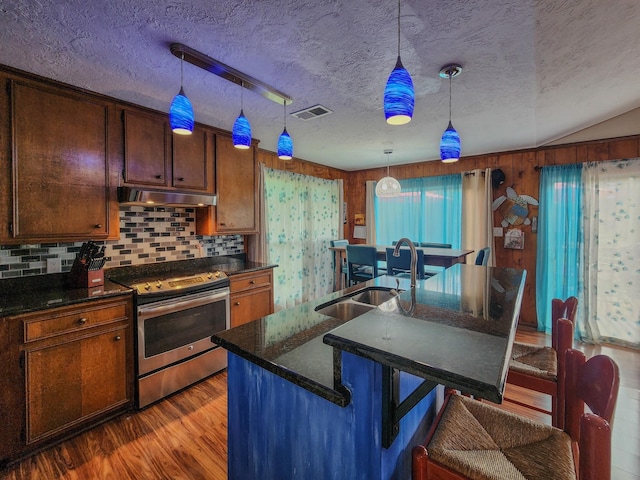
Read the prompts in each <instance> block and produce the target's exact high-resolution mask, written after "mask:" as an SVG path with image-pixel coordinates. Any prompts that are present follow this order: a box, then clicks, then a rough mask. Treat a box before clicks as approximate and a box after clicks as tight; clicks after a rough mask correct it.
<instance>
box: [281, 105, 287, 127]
mask: <svg viewBox="0 0 640 480" xmlns="http://www.w3.org/2000/svg"><path fill="white" fill-rule="evenodd" d="M282 106H283V107H284V129H285V130H286V129H287V102H285V101H283V102H282Z"/></svg>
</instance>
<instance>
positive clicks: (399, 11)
mask: <svg viewBox="0 0 640 480" xmlns="http://www.w3.org/2000/svg"><path fill="white" fill-rule="evenodd" d="M398 58H400V0H398Z"/></svg>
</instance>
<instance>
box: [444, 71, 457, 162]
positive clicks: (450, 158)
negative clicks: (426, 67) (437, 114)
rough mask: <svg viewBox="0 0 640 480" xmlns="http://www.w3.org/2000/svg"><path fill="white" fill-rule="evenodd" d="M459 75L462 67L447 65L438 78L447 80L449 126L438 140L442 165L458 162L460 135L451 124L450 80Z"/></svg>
mask: <svg viewBox="0 0 640 480" xmlns="http://www.w3.org/2000/svg"><path fill="white" fill-rule="evenodd" d="M461 73H462V67H461V66H460V65H456V64H451V65H447V66H446V67H443V68H442V69H441V70H440V76H441V77H442V78H448V79H449V125H448V126H447V129H446V130H445V131H444V133H443V134H442V139H441V140H440V159H441V160H442V163H453V162H457V161H458V160H460V149H461V147H460V135H458V132H457V131H456V129H455V128H453V124H452V123H451V78H452V77H457V76H458V75H460V74H461Z"/></svg>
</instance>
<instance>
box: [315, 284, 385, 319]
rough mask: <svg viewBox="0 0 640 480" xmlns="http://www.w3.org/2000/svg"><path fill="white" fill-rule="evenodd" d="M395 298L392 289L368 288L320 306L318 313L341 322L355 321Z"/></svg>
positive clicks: (317, 308) (317, 309)
mask: <svg viewBox="0 0 640 480" xmlns="http://www.w3.org/2000/svg"><path fill="white" fill-rule="evenodd" d="M393 297H394V294H392V293H391V289H390V288H384V287H368V288H365V289H362V290H358V291H357V292H355V293H351V294H349V295H345V296H344V297H340V298H338V299H336V300H333V301H332V302H329V303H324V304H322V305H319V306H317V307H316V312H318V313H321V314H323V315H328V316H330V317H333V318H339V319H340V320H353V319H354V318H356V317H359V316H360V315H364V314H365V313H367V312H368V311H370V310H373V309H374V308H376V307H377V306H378V305H381V304H383V303H384V302H386V301H388V300H391V299H392V298H393Z"/></svg>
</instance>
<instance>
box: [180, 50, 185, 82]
mask: <svg viewBox="0 0 640 480" xmlns="http://www.w3.org/2000/svg"><path fill="white" fill-rule="evenodd" d="M183 64H184V52H182V56H181V57H180V90H182V77H183Z"/></svg>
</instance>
